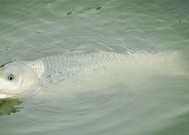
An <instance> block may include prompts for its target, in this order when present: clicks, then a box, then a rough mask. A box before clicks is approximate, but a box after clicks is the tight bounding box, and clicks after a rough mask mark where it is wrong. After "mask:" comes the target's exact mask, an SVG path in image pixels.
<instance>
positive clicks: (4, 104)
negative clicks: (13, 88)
mask: <svg viewBox="0 0 189 135" xmlns="http://www.w3.org/2000/svg"><path fill="white" fill-rule="evenodd" d="M21 103H22V101H21V100H19V99H3V100H0V116H1V115H10V114H12V113H17V112H19V111H20V110H21V109H22V108H21V107H18V106H17V105H19V104H21Z"/></svg>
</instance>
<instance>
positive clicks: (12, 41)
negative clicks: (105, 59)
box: [0, 0, 189, 135]
mask: <svg viewBox="0 0 189 135" xmlns="http://www.w3.org/2000/svg"><path fill="white" fill-rule="evenodd" d="M188 4H189V2H188V1H187V0H180V1H176V0H157V1H149V0H101V1H96V0H83V1H82V0H77V1H76V0H43V1H40V0H35V1H22V0H17V1H15V0H9V1H5V0H0V37H1V38H0V46H1V47H0V52H1V53H0V64H4V63H7V62H10V61H14V60H34V59H36V58H41V57H45V56H49V55H56V54H63V53H65V54H69V53H73V52H74V53H75V52H76V53H77V52H78V53H91V52H99V51H114V52H118V53H125V52H126V53H137V52H143V53H144V54H146V55H147V54H149V53H150V54H154V53H158V52H162V54H164V56H169V54H171V53H172V52H178V53H179V59H178V60H175V63H180V64H181V65H182V67H183V68H182V69H183V71H185V72H187V71H189V68H188V67H189V63H188V58H189V55H188V52H189V47H188V43H189V38H188V35H189V29H188V26H189V17H188V14H189V9H188ZM147 56H148V55H147ZM173 63H174V61H173ZM173 65H174V64H173ZM157 66H158V65H157ZM172 68H174V67H170V70H171V69H172ZM138 69H139V70H137V72H140V73H142V72H144V70H145V69H140V67H139V68H138ZM131 73H133V75H135V73H134V72H131ZM131 79H132V77H131ZM133 81H135V80H133ZM188 81H189V79H188V77H187V76H185V75H184V74H182V75H176V76H174V75H158V76H154V77H152V78H147V79H145V80H144V81H142V82H141V83H136V84H135V85H134V84H133V85H132V87H131V86H129V85H127V84H122V83H119V82H116V83H113V84H112V85H110V86H108V87H105V88H103V89H101V90H98V91H88V92H81V93H67V92H66V91H65V90H64V89H62V88H56V89H51V91H49V90H46V91H45V90H44V91H43V92H41V93H38V94H36V95H34V96H31V97H29V98H24V99H14V100H12V99H9V100H1V101H0V135H12V134H14V135H33V134H36V135H52V134H56V135H62V134H65V135H76V134H77V135H89V134H90V135H93V134H95V135H97V134H98V135H106V134H107V135H115V134H118V135H126V134H127V135H128V134H129V135H148V134H149V135H159V134H163V135H164V134H165V135H178V134H182V135H187V134H188V132H189V130H188V126H189V106H188V103H189V99H188V96H189V91H188V88H189V84H188ZM136 82H137V81H136ZM61 89H62V91H61V92H60V90H61Z"/></svg>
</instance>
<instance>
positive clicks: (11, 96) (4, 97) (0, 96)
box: [0, 93, 14, 99]
mask: <svg viewBox="0 0 189 135" xmlns="http://www.w3.org/2000/svg"><path fill="white" fill-rule="evenodd" d="M6 98H14V96H13V95H9V94H4V93H0V99H6Z"/></svg>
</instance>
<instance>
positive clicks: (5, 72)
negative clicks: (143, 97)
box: [0, 52, 186, 99]
mask: <svg viewBox="0 0 189 135" xmlns="http://www.w3.org/2000/svg"><path fill="white" fill-rule="evenodd" d="M178 61H179V53H178V52H157V53H147V52H134V53H116V52H96V53H88V54H79V55H66V54H62V55H57V56H47V57H44V58H40V59H37V60H33V61H14V62H10V63H8V64H4V65H3V66H1V67H0V99H3V98H20V97H25V96H27V95H31V93H34V91H36V90H39V89H41V88H43V87H48V86H49V85H52V84H53V85H59V84H61V85H60V86H61V87H62V88H63V89H64V88H68V86H69V87H74V86H73V85H75V88H76V87H77V88H80V89H82V87H83V88H84V87H85V88H87V89H102V88H103V87H105V84H106V85H107V84H108V85H111V84H112V83H114V82H120V81H123V82H124V83H126V84H128V85H130V86H132V85H133V86H134V85H135V84H136V83H137V82H140V81H142V80H145V79H146V78H149V77H152V76H155V75H165V74H169V75H181V74H182V75H183V74H186V73H185V71H184V69H183V67H182V66H181V64H180V63H179V62H178ZM97 86H98V87H99V88H97Z"/></svg>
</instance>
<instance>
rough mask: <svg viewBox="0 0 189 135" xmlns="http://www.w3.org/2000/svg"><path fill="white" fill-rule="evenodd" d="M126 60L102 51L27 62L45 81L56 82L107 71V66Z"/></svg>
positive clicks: (120, 56) (119, 55)
mask: <svg viewBox="0 0 189 135" xmlns="http://www.w3.org/2000/svg"><path fill="white" fill-rule="evenodd" d="M123 58H124V59H123ZM124 60H125V57H124V55H121V54H117V53H113V52H100V53H92V54H83V55H78V56H67V55H59V56H50V57H46V58H42V59H39V60H36V61H31V62H25V63H26V64H27V65H28V66H29V67H31V68H32V69H33V70H34V71H35V72H36V74H37V75H38V77H39V78H40V79H41V80H42V81H43V82H44V83H48V82H54V83H56V82H58V81H61V80H65V79H71V78H73V77H85V76H86V75H87V74H88V73H89V72H96V73H98V72H99V71H100V72H105V68H110V66H111V65H112V64H123V63H125V62H124ZM115 66H116V65H114V67H115ZM100 72H99V73H100Z"/></svg>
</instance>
